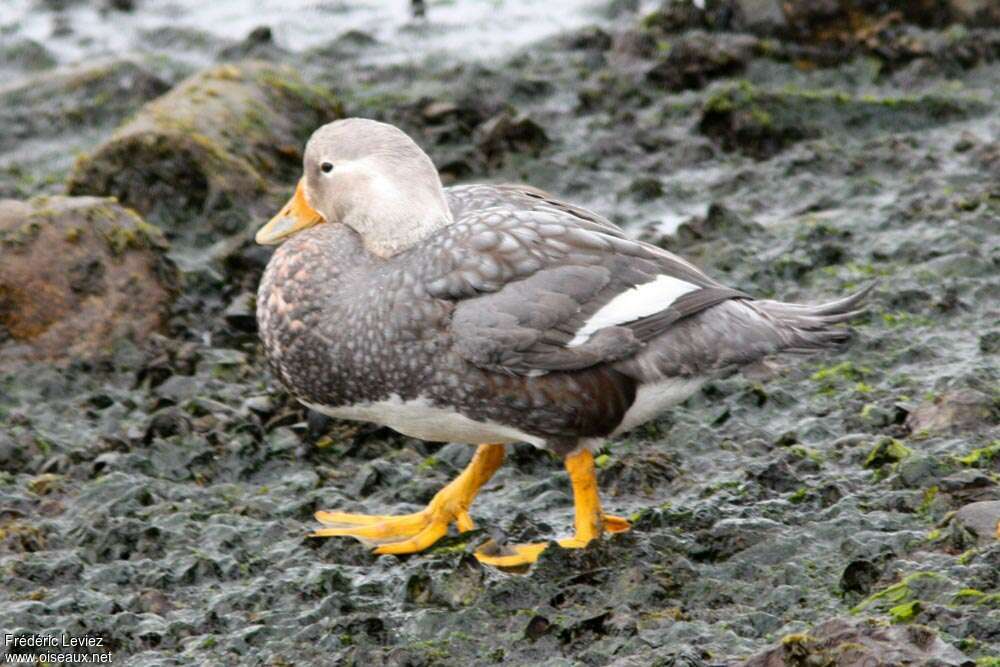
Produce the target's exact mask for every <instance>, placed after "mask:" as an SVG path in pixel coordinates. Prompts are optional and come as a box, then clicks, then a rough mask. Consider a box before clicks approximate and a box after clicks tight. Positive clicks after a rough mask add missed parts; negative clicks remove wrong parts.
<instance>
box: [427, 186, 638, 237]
mask: <svg viewBox="0 0 1000 667" xmlns="http://www.w3.org/2000/svg"><path fill="white" fill-rule="evenodd" d="M444 192H445V198H446V199H447V201H448V205H449V206H450V207H451V212H452V216H453V217H454V218H455V220H456V221H458V222H461V221H463V220H464V219H465V217H466V216H470V217H475V216H476V215H477V214H478V213H479V211H481V210H482V209H484V208H493V207H501V208H505V209H507V210H510V211H526V212H542V213H544V212H549V213H553V212H555V213H565V214H569V215H570V216H572V217H574V218H576V219H577V220H578V221H580V222H579V223H578V224H582V225H584V226H586V227H590V228H593V229H595V230H597V231H602V232H604V233H605V234H610V235H611V236H617V237H618V238H622V239H624V238H628V237H627V236H626V235H625V231H624V230H623V229H622V228H621V227H619V226H618V225H616V224H615V223H613V222H611V221H610V220H608V219H607V218H605V217H604V216H603V215H600V214H598V213H595V212H594V211H591V210H590V209H587V208H583V207H582V206H576V205H574V204H570V203H568V202H564V201H562V200H560V199H558V198H557V197H555V196H553V195H551V194H549V193H548V192H546V191H545V190H541V189H539V188H536V187H533V186H531V185H522V184H518V183H503V184H500V185H489V184H473V185H454V186H452V187H449V188H445V191H444Z"/></svg>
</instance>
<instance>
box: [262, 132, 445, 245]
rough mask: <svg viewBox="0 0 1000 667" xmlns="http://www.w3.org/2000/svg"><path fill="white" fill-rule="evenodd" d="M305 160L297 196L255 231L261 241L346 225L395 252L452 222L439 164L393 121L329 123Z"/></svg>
mask: <svg viewBox="0 0 1000 667" xmlns="http://www.w3.org/2000/svg"><path fill="white" fill-rule="evenodd" d="M303 162H304V169H305V173H304V174H303V176H302V179H301V180H300V181H299V185H298V187H297V188H296V190H295V195H294V196H293V197H292V199H291V201H289V202H288V204H286V205H285V207H284V208H282V209H281V212H279V213H278V215H276V216H274V218H272V219H271V221H270V222H268V223H267V224H266V225H265V226H264V227H262V228H261V229H260V231H258V232H257V242H258V243H263V244H274V243H280V242H281V241H282V240H284V239H285V238H287V237H289V236H291V235H292V234H294V233H296V232H298V231H301V230H303V229H306V228H307V227H311V226H313V225H315V224H319V223H323V222H326V223H340V224H344V225H347V226H348V227H351V228H352V229H354V230H355V231H356V232H357V233H358V234H360V235H361V238H362V239H363V240H364V243H365V247H366V248H368V250H369V251H370V252H372V253H374V254H376V255H379V256H380V257H390V256H392V255H395V254H396V253H398V252H400V251H402V250H405V249H406V248H408V247H409V246H411V245H413V244H414V243H417V242H418V241H420V240H421V239H423V238H426V237H427V236H428V235H429V234H431V233H433V232H434V231H436V230H437V229H440V228H441V227H443V226H445V225H448V224H450V223H451V221H452V218H451V211H450V210H449V209H448V204H447V202H446V201H445V198H444V191H443V190H442V188H441V179H440V178H439V177H438V173H437V169H435V168H434V163H433V162H431V159H430V158H429V157H427V154H426V153H424V152H423V151H422V150H421V149H420V147H419V146H417V144H416V143H415V142H414V141H413V140H412V139H410V137H408V136H407V135H406V134H405V133H404V132H403V131H401V130H400V129H398V128H396V127H394V126H392V125H388V124H386V123H380V122H378V121H374V120H367V119H364V118H347V119H344V120H338V121H335V122H333V123H329V124H328V125H324V126H323V127H321V128H319V129H318V130H316V132H314V133H313V135H312V138H310V139H309V143H308V144H306V152H305V159H304V160H303Z"/></svg>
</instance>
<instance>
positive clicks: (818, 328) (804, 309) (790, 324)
mask: <svg viewBox="0 0 1000 667" xmlns="http://www.w3.org/2000/svg"><path fill="white" fill-rule="evenodd" d="M877 284H878V283H877V281H876V282H872V283H871V284H869V285H867V286H865V287H864V288H862V289H860V290H858V291H857V292H855V293H854V294H851V295H850V296H846V297H844V298H842V299H837V300H836V301H830V302H828V303H822V304H816V305H807V304H798V303H785V302H783V301H766V300H762V301H753V302H751V303H752V305H753V307H754V308H756V309H757V310H759V311H761V312H762V313H764V314H765V315H768V316H770V317H772V318H773V319H774V320H775V321H776V322H777V323H778V324H780V325H782V326H781V333H782V334H783V336H782V337H783V338H785V345H783V346H782V349H781V352H790V353H793V354H796V353H797V354H808V353H810V352H816V351H818V350H824V349H827V348H831V347H837V346H838V345H842V344H844V343H846V342H847V341H848V340H850V338H851V330H850V329H847V328H843V327H837V326H835V325H837V324H842V323H844V322H847V321H849V320H852V319H854V318H855V317H857V316H858V315H861V314H862V313H864V312H865V308H864V307H863V305H862V304H863V302H864V300H865V299H866V298H867V297H868V295H869V294H870V293H871V291H872V289H874V288H875V285H877Z"/></svg>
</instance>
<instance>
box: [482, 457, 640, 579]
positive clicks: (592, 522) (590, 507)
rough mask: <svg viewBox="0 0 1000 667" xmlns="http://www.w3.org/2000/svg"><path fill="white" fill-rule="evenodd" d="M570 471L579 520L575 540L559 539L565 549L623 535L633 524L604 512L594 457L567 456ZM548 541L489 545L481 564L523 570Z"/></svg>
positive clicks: (577, 519)
mask: <svg viewBox="0 0 1000 667" xmlns="http://www.w3.org/2000/svg"><path fill="white" fill-rule="evenodd" d="M566 471H567V472H568V473H569V479H570V482H571V483H572V484H573V503H574V505H575V512H576V518H575V521H574V527H575V533H574V535H573V537H566V538H563V539H561V540H558V544H559V546H561V547H562V548H564V549H582V548H583V547H585V546H587V545H588V544H590V542H591V541H593V540H595V539H598V538H599V537H600V536H601V534H602V533H605V532H607V533H621V532H624V531H626V530H628V529H629V528H631V524H630V523H629V522H628V519H625V518H624V517H620V516H614V515H611V514H604V513H603V512H602V511H601V500H600V498H599V496H598V494H597V472H596V470H595V469H594V455H593V454H591V453H590V451H589V450H586V449H584V450H581V451H579V452H577V453H575V454H570V455H569V456H567V457H566ZM547 546H548V543H547V542H535V543H530V544H511V545H504V546H498V545H496V544H494V543H487V544H486V545H484V546H483V547H481V548H480V549H479V551H477V552H476V558H478V559H479V560H480V562H483V563H486V564H487V565H493V566H495V567H521V566H524V565H529V564H531V563H534V562H535V561H536V560H538V557H539V556H540V555H541V553H542V552H543V551H545V548H546V547H547Z"/></svg>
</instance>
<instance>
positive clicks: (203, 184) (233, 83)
mask: <svg viewBox="0 0 1000 667" xmlns="http://www.w3.org/2000/svg"><path fill="white" fill-rule="evenodd" d="M341 115H343V113H342V110H341V107H340V103H339V102H338V101H337V99H336V98H335V97H334V96H333V95H332V93H330V92H329V91H326V90H324V89H322V88H318V87H316V86H312V85H308V84H306V83H304V82H303V81H302V79H301V78H300V77H299V76H298V75H297V74H296V73H295V72H294V71H292V70H291V69H290V68H285V67H278V66H275V65H269V64H265V63H257V62H248V63H243V64H239V65H220V66H217V67H213V68H211V69H208V70H205V71H202V72H200V73H198V74H195V75H193V76H191V77H189V78H188V79H185V80H184V81H182V82H181V83H179V84H178V85H177V86H176V87H174V88H173V89H172V90H170V92H168V93H167V94H166V95H163V96H162V97H160V98H158V99H156V100H153V101H152V102H150V103H149V104H147V105H146V106H145V107H143V108H142V109H141V110H140V111H139V113H138V114H137V115H136V116H135V117H134V118H133V119H131V120H130V121H128V122H127V123H125V124H124V125H122V126H121V127H119V128H118V129H117V130H116V131H115V133H114V134H113V135H112V136H111V137H110V138H109V139H108V140H107V141H106V142H104V143H103V144H102V145H101V146H99V147H98V148H97V149H96V150H95V151H94V152H93V153H92V154H91V155H88V156H85V157H81V158H80V159H79V160H78V161H77V164H76V166H75V167H74V169H73V173H72V175H71V177H70V180H69V184H68V190H69V192H70V193H71V194H98V195H112V196H115V197H117V198H118V199H119V200H120V201H122V203H124V204H126V205H128V206H130V207H132V208H134V209H136V210H137V211H139V212H140V213H141V214H143V215H145V216H147V217H148V218H150V219H151V220H153V221H155V222H157V223H159V224H163V225H164V226H165V228H166V229H167V231H168V232H173V231H174V230H175V228H176V227H177V226H179V225H182V224H184V221H190V219H191V218H192V216H198V215H201V214H204V213H211V212H213V211H220V210H224V209H228V208H231V207H233V206H237V205H242V206H247V205H249V204H250V203H252V202H253V201H255V200H256V199H257V198H259V197H260V196H261V195H262V194H263V193H264V192H265V191H266V190H267V188H268V186H269V185H270V184H272V183H289V182H291V181H292V180H293V179H294V175H295V173H296V172H297V170H299V168H300V166H301V164H300V163H301V149H302V146H303V145H304V143H305V140H306V139H307V138H308V137H309V134H310V133H311V132H312V130H314V129H315V128H316V127H317V126H319V125H322V124H323V123H326V122H328V121H331V120H334V119H336V118H338V117H340V116H341Z"/></svg>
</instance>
